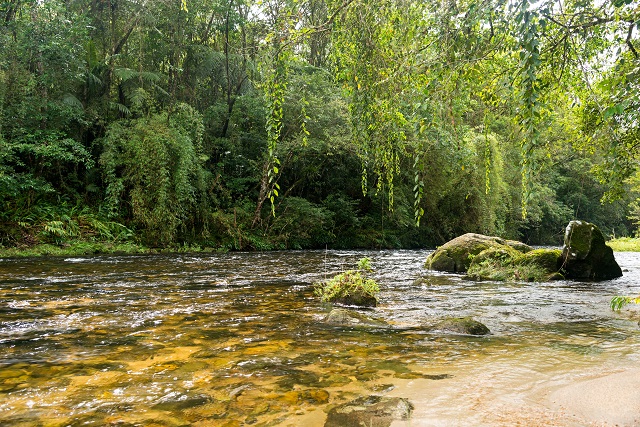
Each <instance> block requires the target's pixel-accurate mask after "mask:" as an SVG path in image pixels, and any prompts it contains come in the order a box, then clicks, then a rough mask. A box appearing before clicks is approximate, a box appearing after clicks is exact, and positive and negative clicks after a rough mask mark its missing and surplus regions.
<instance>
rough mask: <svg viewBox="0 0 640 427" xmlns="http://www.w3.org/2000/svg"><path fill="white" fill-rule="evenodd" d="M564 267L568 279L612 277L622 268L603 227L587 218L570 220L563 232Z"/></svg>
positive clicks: (619, 273)
mask: <svg viewBox="0 0 640 427" xmlns="http://www.w3.org/2000/svg"><path fill="white" fill-rule="evenodd" d="M562 268H563V270H564V271H565V273H566V274H565V276H566V277H567V278H569V279H580V280H585V279H586V280H609V279H614V278H616V277H620V276H622V270H621V269H620V266H619V265H618V263H617V262H616V260H615V258H614V256H613V249H611V248H610V247H609V246H607V245H606V243H605V240H604V236H603V235H602V232H601V231H600V229H599V228H598V227H597V226H596V225H594V224H591V223H589V222H586V221H571V222H570V223H569V225H567V229H566V231H565V234H564V247H563V248H562Z"/></svg>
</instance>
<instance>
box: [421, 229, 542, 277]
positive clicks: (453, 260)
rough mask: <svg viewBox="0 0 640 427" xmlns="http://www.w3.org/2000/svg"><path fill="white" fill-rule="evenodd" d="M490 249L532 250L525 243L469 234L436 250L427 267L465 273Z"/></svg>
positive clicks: (431, 255)
mask: <svg viewBox="0 0 640 427" xmlns="http://www.w3.org/2000/svg"><path fill="white" fill-rule="evenodd" d="M489 248H505V250H509V249H514V250H516V251H518V252H520V253H524V252H528V251H530V250H532V248H531V247H530V246H528V245H525V244H524V243H520V242H515V241H512V240H505V239H501V238H500V237H495V236H485V235H482V234H476V233H467V234H464V235H462V236H459V237H456V238H455V239H453V240H450V241H448V242H447V243H445V244H444V245H442V246H440V247H439V248H438V249H436V250H435V251H434V252H433V253H432V254H430V255H429V256H428V257H427V259H426V261H425V267H426V268H428V269H430V270H437V271H446V272H450V273H464V272H466V271H467V270H468V269H469V266H470V265H471V262H472V260H473V259H474V258H475V257H476V256H477V255H478V254H480V253H481V252H482V251H484V250H486V249H489Z"/></svg>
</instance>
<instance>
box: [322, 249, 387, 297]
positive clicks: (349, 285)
mask: <svg viewBox="0 0 640 427" xmlns="http://www.w3.org/2000/svg"><path fill="white" fill-rule="evenodd" d="M357 265H358V269H357V270H347V271H345V272H344V273H340V274H337V275H335V276H334V277H333V278H331V279H329V280H327V281H326V282H323V283H318V284H316V287H315V290H314V293H315V294H316V295H317V296H319V297H320V299H321V300H322V301H323V302H334V303H338V304H344V305H357V306H364V307H373V306H375V305H376V304H377V301H378V297H377V295H378V293H379V292H380V286H379V285H378V283H377V282H376V281H375V280H373V279H370V278H367V277H366V276H365V275H364V273H365V272H367V271H371V270H372V268H371V260H370V259H369V258H362V259H360V260H359V261H358V264H357Z"/></svg>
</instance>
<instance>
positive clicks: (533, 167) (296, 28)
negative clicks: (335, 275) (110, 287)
mask: <svg viewBox="0 0 640 427" xmlns="http://www.w3.org/2000/svg"><path fill="white" fill-rule="evenodd" d="M639 19H640V3H638V2H637V1H632V0H613V1H611V0H599V1H594V0H540V1H530V0H438V1H435V0H434V1H424V2H416V1H409V0H366V1H365V0H198V1H195V0H1V2H0V204H1V208H0V246H2V247H28V246H30V245H35V244H37V243H51V244H56V245H64V244H68V242H71V241H75V240H82V241H87V242H90V241H101V242H112V243H114V244H116V243H119V242H135V243H140V244H144V245H148V246H149V247H157V248H179V247H200V248H212V249H218V250H265V249H300V248H313V249H317V248H322V249H324V248H419V247H433V246H435V245H438V244H442V243H443V242H445V241H446V240H448V239H451V238H453V237H455V236H457V235H459V234H462V233H466V232H478V233H483V234H491V235H499V236H502V237H506V238H512V239H518V240H522V241H525V242H527V243H529V244H556V245H557V244H560V242H561V241H562V234H563V232H564V227H565V226H566V224H567V223H568V221H570V220H571V219H583V220H587V221H590V222H593V223H596V224H598V226H600V227H601V229H602V230H603V232H604V233H605V234H606V235H607V236H610V237H612V236H633V235H638V234H639V233H640V231H639V230H640V229H639V226H640V123H639V120H640V108H639V107H640V59H639V58H638V55H639V51H640V36H639V33H640V21H639Z"/></svg>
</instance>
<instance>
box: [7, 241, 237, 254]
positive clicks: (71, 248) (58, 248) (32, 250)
mask: <svg viewBox="0 0 640 427" xmlns="http://www.w3.org/2000/svg"><path fill="white" fill-rule="evenodd" d="M221 251H223V252H224V251H225V250H224V249H221V248H209V247H206V248H203V247H201V246H172V247H166V248H149V247H147V246H144V245H141V244H137V243H133V242H121V243H113V242H88V241H82V240H78V241H71V242H66V243H65V244H62V245H54V244H50V243H40V244H36V245H33V246H29V247H26V246H22V247H9V248H4V247H0V258H28V257H38V256H67V257H69V256H89V255H110V254H121V255H135V254H158V253H196V252H221Z"/></svg>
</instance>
